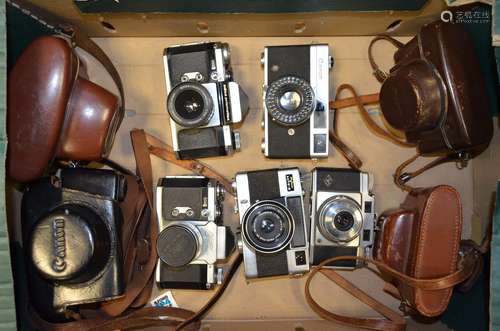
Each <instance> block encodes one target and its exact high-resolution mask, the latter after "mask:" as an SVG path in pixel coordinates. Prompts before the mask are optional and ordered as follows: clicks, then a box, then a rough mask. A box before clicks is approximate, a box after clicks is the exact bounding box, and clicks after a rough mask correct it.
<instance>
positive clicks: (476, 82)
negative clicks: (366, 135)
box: [380, 21, 493, 156]
mask: <svg viewBox="0 0 500 331" xmlns="http://www.w3.org/2000/svg"><path fill="white" fill-rule="evenodd" d="M394 59H395V62H396V66H394V67H393V68H392V69H391V73H390V75H389V76H388V78H387V79H386V80H385V82H384V83H383V86H382V89H381V92H380V104H381V109H382V112H383V113H384V117H385V118H386V119H387V120H388V122H389V123H390V124H391V125H393V126H395V127H396V128H399V129H401V130H403V131H405V133H406V136H407V139H408V141H409V142H415V143H417V142H418V149H419V152H420V153H422V154H431V153H449V152H458V151H467V152H468V153H470V154H471V155H472V156H474V155H476V154H478V153H480V152H481V151H483V150H484V149H485V148H486V147H487V146H488V144H489V142H490V140H491V138H492V133H493V125H492V121H491V118H490V107H491V106H490V104H489V99H488V95H487V91H486V86H485V82H484V78H483V76H482V74H481V67H480V63H479V59H478V56H477V54H476V53H475V50H474V44H473V42H472V40H471V38H470V37H469V35H468V33H467V32H466V31H465V29H464V28H463V27H461V26H460V25H459V24H446V23H443V22H441V21H436V22H433V23H430V24H428V25H425V26H424V27H423V28H422V29H421V31H420V33H419V34H418V35H417V36H416V37H415V38H413V39H412V40H411V41H410V42H408V43H407V44H406V45H404V46H402V47H401V48H400V49H399V50H398V51H397V52H396V54H395V55H394ZM416 61H417V62H416Z"/></svg>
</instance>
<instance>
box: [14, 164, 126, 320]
mask: <svg viewBox="0 0 500 331" xmlns="http://www.w3.org/2000/svg"><path fill="white" fill-rule="evenodd" d="M125 194H126V181H125V178H124V177H123V176H122V175H119V174H117V173H115V172H114V171H111V170H98V169H84V168H71V169H62V170H60V171H59V173H58V174H57V176H53V177H45V178H41V179H39V180H38V181H37V182H35V183H33V184H31V185H30V186H29V187H28V188H27V190H26V192H25V193H24V196H23V200H22V209H21V216H22V228H23V237H24V238H23V240H24V243H25V246H24V247H25V251H26V261H27V271H28V275H29V287H30V292H31V293H30V299H31V301H32V304H33V306H34V307H35V308H36V310H37V311H38V313H39V314H41V315H42V316H43V317H44V318H46V319H48V320H52V321H59V320H64V319H65V318H64V311H65V310H66V308H67V307H69V306H77V305H82V304H89V303H95V302H102V301H107V300H111V299H114V298H117V297H119V296H121V295H122V294H123V291H124V284H123V277H122V265H123V262H122V250H121V240H120V233H121V225H122V218H123V217H122V212H121V209H120V206H119V202H120V201H122V200H123V199H124V197H125Z"/></svg>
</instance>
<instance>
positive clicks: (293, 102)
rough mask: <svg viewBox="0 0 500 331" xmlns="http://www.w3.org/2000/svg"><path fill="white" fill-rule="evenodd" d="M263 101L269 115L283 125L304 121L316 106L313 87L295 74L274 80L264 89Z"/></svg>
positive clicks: (292, 124)
mask: <svg viewBox="0 0 500 331" xmlns="http://www.w3.org/2000/svg"><path fill="white" fill-rule="evenodd" d="M265 103H266V108H267V111H268V112H269V115H271V117H272V118H273V119H274V120H275V121H276V122H278V123H280V124H282V125H285V126H294V125H298V124H301V123H303V122H305V121H306V120H307V119H308V118H309V116H310V115H311V113H312V112H313V111H314V109H315V108H316V102H315V97H314V91H313V89H312V88H311V86H310V85H309V83H308V82H307V81H305V80H304V79H302V78H299V77H295V76H286V77H283V78H280V79H278V80H276V81H274V82H273V83H272V84H271V85H270V86H269V88H268V89H267V91H266V98H265Z"/></svg>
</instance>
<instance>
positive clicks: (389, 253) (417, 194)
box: [374, 186, 462, 317]
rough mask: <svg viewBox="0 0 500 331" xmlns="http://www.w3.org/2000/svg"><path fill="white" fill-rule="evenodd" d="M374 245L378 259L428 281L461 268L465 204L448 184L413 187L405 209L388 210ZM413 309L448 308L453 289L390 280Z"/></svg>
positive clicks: (430, 312) (434, 312)
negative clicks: (413, 285) (423, 287)
mask: <svg viewBox="0 0 500 331" xmlns="http://www.w3.org/2000/svg"><path fill="white" fill-rule="evenodd" d="M378 227H379V229H380V231H379V233H378V235H377V238H376V243H375V250H374V257H375V259H377V260H379V261H381V262H383V263H385V264H387V265H388V266H389V267H392V268H394V269H396V270H397V271H399V272H401V273H404V274H406V275H408V276H411V277H414V278H419V279H428V278H439V277H444V276H447V275H450V274H452V273H453V272H455V271H456V270H457V260H458V255H459V244H460V239H461V230H462V205H461V202H460V196H459V194H458V192H457V191H456V190H455V189H454V188H452V187H450V186H437V187H434V188H427V189H416V190H414V191H412V192H411V193H410V194H409V195H408V197H407V198H406V200H405V201H404V202H403V204H402V205H401V209H398V210H394V211H390V212H387V213H384V214H383V215H382V216H381V217H380V218H379V221H378ZM392 282H393V284H394V285H395V286H396V287H397V288H398V290H399V293H400V295H401V298H403V299H404V300H405V301H406V302H407V304H408V305H409V306H410V307H413V308H414V309H416V310H417V311H418V312H419V313H420V314H422V315H424V316H428V317H432V316H437V315H440V314H441V313H443V312H444V310H445V309H446V307H447V306H448V302H449V300H450V297H451V294H452V291H453V289H452V288H447V289H442V290H434V291H428V290H422V289H419V288H415V287H410V286H408V285H407V284H405V283H403V282H398V281H397V280H393V281H392Z"/></svg>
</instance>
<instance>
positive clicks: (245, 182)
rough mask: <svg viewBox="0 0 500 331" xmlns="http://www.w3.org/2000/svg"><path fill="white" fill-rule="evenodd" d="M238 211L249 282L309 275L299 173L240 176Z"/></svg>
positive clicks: (262, 172)
mask: <svg viewBox="0 0 500 331" xmlns="http://www.w3.org/2000/svg"><path fill="white" fill-rule="evenodd" d="M235 188H236V191H237V198H236V199H237V209H236V210H235V211H236V212H238V210H239V215H240V225H241V238H239V241H238V246H239V248H240V250H242V252H243V260H244V264H245V275H246V277H247V278H257V277H268V276H279V275H289V274H290V275H293V274H303V273H306V272H307V271H309V254H308V249H309V245H308V241H307V235H306V223H305V217H304V204H303V192H302V185H301V178H300V173H299V169H297V168H290V169H271V170H260V171H251V172H243V173H238V174H237V175H236V178H235Z"/></svg>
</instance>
